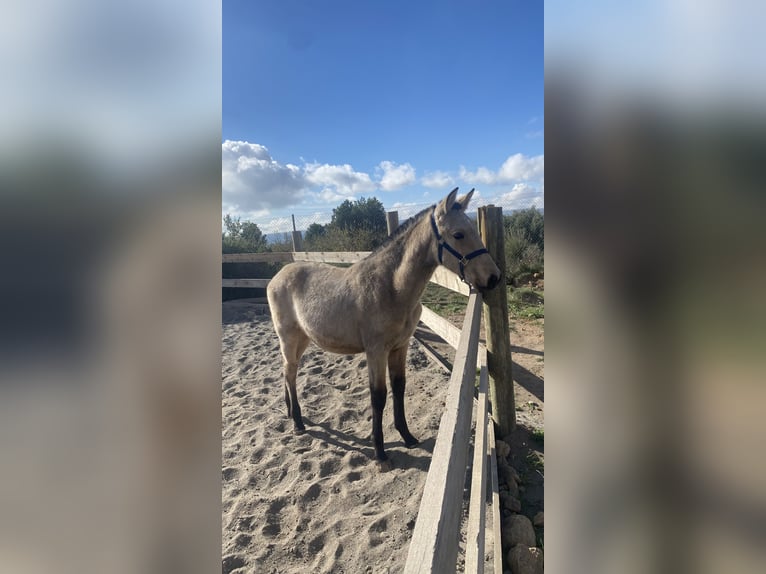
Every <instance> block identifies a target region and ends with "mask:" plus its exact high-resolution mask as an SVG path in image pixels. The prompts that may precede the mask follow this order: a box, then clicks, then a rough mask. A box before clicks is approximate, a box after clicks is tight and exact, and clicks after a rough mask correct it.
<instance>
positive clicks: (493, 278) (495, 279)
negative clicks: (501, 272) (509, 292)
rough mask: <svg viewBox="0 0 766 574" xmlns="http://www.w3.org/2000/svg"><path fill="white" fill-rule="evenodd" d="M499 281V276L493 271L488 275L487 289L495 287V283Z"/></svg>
mask: <svg viewBox="0 0 766 574" xmlns="http://www.w3.org/2000/svg"><path fill="white" fill-rule="evenodd" d="M499 282H500V277H498V276H497V275H495V274H494V273H493V274H492V275H490V276H489V281H487V289H494V288H495V287H497V284H498V283H499Z"/></svg>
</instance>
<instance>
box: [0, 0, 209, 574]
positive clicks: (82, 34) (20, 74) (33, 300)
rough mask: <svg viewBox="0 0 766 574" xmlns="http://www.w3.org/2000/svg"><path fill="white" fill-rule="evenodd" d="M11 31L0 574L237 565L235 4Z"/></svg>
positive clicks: (7, 34) (111, 6) (18, 26)
mask: <svg viewBox="0 0 766 574" xmlns="http://www.w3.org/2000/svg"><path fill="white" fill-rule="evenodd" d="M5 8H6V9H5V10H4V17H3V22H2V24H0V26H1V27H2V29H1V30H0V46H2V49H0V54H2V56H0V61H1V62H2V69H3V72H4V78H3V90H2V91H0V104H2V105H0V118H2V119H1V122H2V126H3V129H2V130H0V152H1V153H0V162H2V163H1V164H0V179H1V180H2V182H1V183H0V194H1V195H0V233H1V234H2V241H0V252H2V262H3V273H2V279H1V280H0V313H2V319H1V320H0V333H1V334H2V335H1V336H2V345H0V378H1V380H2V387H0V393H2V394H1V395H0V441H1V442H2V447H1V448H0V451H1V452H2V458H1V459H0V460H2V469H1V470H2V472H0V485H1V486H2V488H0V492H2V495H0V541H1V542H0V570H2V571H4V572H16V571H18V572H22V571H23V572H212V571H218V569H219V568H220V344H221V343H220V302H221V299H220V297H221V291H220V289H221V287H220V247H219V244H220V231H221V219H220V218H221V203H220V177H221V175H220V174H221V171H220V168H221V164H220V161H221V148H220V145H221V5H220V3H217V2H200V1H198V0H192V1H191V2H179V1H174V2H167V1H161V2H149V1H147V0H139V1H138V2H128V3H124V2H122V3H120V2H109V1H107V2H96V1H92V0H74V1H70V2H66V3H59V2H50V1H46V0H43V1H42V2H32V3H23V2H22V3H13V5H9V6H6V7H5Z"/></svg>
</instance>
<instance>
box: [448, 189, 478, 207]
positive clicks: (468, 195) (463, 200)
mask: <svg viewBox="0 0 766 574" xmlns="http://www.w3.org/2000/svg"><path fill="white" fill-rule="evenodd" d="M474 191H476V188H474V189H472V190H471V191H469V192H468V193H466V194H465V195H464V196H462V197H461V198H460V199H458V200H457V203H456V204H455V205H454V206H453V209H458V207H457V206H458V205H459V206H460V210H461V211H465V210H466V209H467V208H468V202H469V201H471V197H473V192H474Z"/></svg>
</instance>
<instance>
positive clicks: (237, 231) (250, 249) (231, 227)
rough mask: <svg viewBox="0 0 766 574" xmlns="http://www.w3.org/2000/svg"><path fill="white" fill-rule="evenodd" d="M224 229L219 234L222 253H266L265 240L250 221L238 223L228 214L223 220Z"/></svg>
mask: <svg viewBox="0 0 766 574" xmlns="http://www.w3.org/2000/svg"><path fill="white" fill-rule="evenodd" d="M223 225H224V227H225V228H226V230H225V231H223V232H222V233H221V240H222V243H223V253H257V252H259V251H266V238H265V237H264V236H263V232H261V230H260V229H259V227H258V225H257V224H255V223H253V222H252V221H240V219H239V217H237V218H236V219H235V218H233V217H232V216H231V215H229V214H228V213H227V214H226V215H225V216H224V218H223Z"/></svg>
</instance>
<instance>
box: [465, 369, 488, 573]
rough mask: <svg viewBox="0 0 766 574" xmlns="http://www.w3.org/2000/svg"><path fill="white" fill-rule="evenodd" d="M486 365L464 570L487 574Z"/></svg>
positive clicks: (481, 384)
mask: <svg viewBox="0 0 766 574" xmlns="http://www.w3.org/2000/svg"><path fill="white" fill-rule="evenodd" d="M488 378H489V377H488V375H487V365H482V366H481V372H480V374H479V399H478V401H477V404H476V434H475V435H474V446H473V472H472V473H471V501H470V503H469V505H468V533H467V535H466V547H465V571H466V572H471V573H473V572H476V574H484V520H485V516H486V508H487V504H486V500H487V418H488V417H487V379H488Z"/></svg>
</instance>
